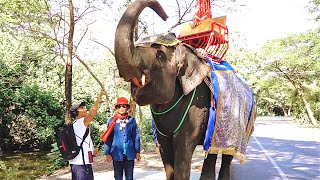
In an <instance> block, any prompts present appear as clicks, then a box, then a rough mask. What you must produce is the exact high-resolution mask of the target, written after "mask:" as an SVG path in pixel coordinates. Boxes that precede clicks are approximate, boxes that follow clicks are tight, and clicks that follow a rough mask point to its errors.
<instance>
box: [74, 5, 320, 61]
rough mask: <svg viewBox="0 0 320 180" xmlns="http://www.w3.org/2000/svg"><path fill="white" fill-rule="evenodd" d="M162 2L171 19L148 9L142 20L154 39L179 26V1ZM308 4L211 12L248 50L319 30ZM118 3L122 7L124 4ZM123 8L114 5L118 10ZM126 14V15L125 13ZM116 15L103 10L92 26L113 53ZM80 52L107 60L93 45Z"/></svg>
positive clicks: (95, 35) (91, 33)
mask: <svg viewBox="0 0 320 180" xmlns="http://www.w3.org/2000/svg"><path fill="white" fill-rule="evenodd" d="M158 1H159V3H160V4H161V5H162V6H163V7H164V9H165V11H166V12H167V14H168V15H169V19H168V20H167V21H162V20H161V19H160V18H159V17H158V16H157V15H156V14H155V13H153V11H152V10H151V9H149V8H146V9H145V10H144V11H143V12H142V14H141V16H140V17H142V18H143V20H146V21H148V22H149V23H151V24H154V26H150V27H149V33H150V35H153V33H162V32H166V31H168V30H169V29H170V28H171V27H172V25H173V24H175V23H176V22H177V16H175V15H176V12H175V9H176V1H175V0H158ZM189 1H190V0H189ZM217 2H219V1H217ZM308 2H309V0H237V1H236V2H235V3H234V2H232V3H233V4H232V5H233V6H234V5H236V6H237V7H238V8H239V9H238V8H237V9H238V10H237V11H235V12H227V11H226V10H225V8H221V7H223V6H225V5H226V4H219V3H218V4H217V5H216V6H214V7H213V8H212V9H211V11H212V14H213V17H217V16H221V15H226V16H227V26H228V28H229V32H230V33H231V34H232V33H234V32H239V33H240V34H241V36H242V38H245V39H247V44H248V46H249V47H254V46H257V45H261V44H263V43H266V42H267V41H269V40H272V39H277V38H282V37H286V36H288V35H290V34H296V33H302V32H306V31H308V30H310V29H312V28H315V27H316V24H315V22H314V21H313V20H311V18H312V16H311V15H310V13H309V12H308V9H307V5H308ZM116 3H119V4H121V2H120V1H117V2H116ZM119 4H114V6H116V5H119ZM227 5H228V4H227ZM122 10H123V11H124V9H122ZM120 11H121V10H120ZM116 14H120V12H119V10H118V9H113V10H112V11H104V10H102V11H101V12H100V14H96V15H95V17H94V18H95V22H94V23H93V24H92V25H90V29H89V33H88V35H89V36H88V37H89V38H91V39H94V40H96V41H98V42H100V43H102V44H104V45H106V46H108V47H110V48H111V49H113V44H114V33H115V29H116V26H117V23H114V21H113V19H117V18H118V17H116ZM193 14H194V12H191V14H190V15H189V16H187V19H188V18H189V19H191V18H192V16H193ZM318 27H319V25H318ZM82 44H85V43H82ZM79 49H80V50H81V51H80V52H86V53H85V54H84V57H85V58H86V57H92V56H96V58H98V59H103V58H101V57H100V56H104V57H105V53H106V52H107V50H106V48H105V47H102V46H101V45H98V44H96V43H93V42H92V41H91V42H90V43H89V44H88V43H87V44H86V45H84V46H82V47H81V48H79ZM82 50H85V51H82ZM88 52H89V53H88ZM91 52H94V53H91Z"/></svg>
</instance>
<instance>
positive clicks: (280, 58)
mask: <svg viewBox="0 0 320 180" xmlns="http://www.w3.org/2000/svg"><path fill="white" fill-rule="evenodd" d="M319 38H320V33H319V30H314V31H310V32H308V33H303V34H297V35H292V36H289V37H287V38H283V39H278V40H274V41H272V42H270V43H268V44H266V45H265V46H264V47H263V48H262V51H261V53H260V54H259V56H260V58H261V62H260V64H261V65H262V66H261V68H260V71H261V76H260V80H259V81H258V87H259V92H260V94H259V95H260V96H259V97H260V99H259V100H260V103H261V104H263V105H264V106H265V107H267V108H269V109H270V108H271V109H273V108H275V107H280V108H282V109H283V111H284V112H285V114H290V113H292V114H293V115H294V116H295V117H296V118H298V119H299V120H300V122H302V123H306V122H308V120H306V119H310V117H308V116H309V115H308V114H307V113H306V109H307V108H308V107H307V106H308V105H310V109H311V110H312V112H313V114H314V116H315V117H319V111H316V109H318V108H319V99H318V98H317V95H318V94H319V85H320V82H319V78H318V77H319V71H320V62H319V58H320V51H319V50H320V40H319ZM303 98H305V99H306V101H307V102H304V101H303V100H302V99H303ZM268 112H270V111H269V110H268ZM318 120H319V118H318Z"/></svg>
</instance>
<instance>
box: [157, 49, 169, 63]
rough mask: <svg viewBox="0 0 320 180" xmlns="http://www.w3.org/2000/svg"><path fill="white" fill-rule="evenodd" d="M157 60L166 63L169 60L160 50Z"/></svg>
mask: <svg viewBox="0 0 320 180" xmlns="http://www.w3.org/2000/svg"><path fill="white" fill-rule="evenodd" d="M156 58H157V59H158V60H159V61H165V60H166V59H167V56H166V54H165V53H164V52H163V51H161V50H158V51H157V53H156Z"/></svg>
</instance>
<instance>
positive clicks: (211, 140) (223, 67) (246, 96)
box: [204, 60, 256, 164]
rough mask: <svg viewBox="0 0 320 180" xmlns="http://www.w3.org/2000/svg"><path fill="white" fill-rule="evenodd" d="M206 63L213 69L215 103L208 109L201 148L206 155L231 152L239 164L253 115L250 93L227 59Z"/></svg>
mask: <svg viewBox="0 0 320 180" xmlns="http://www.w3.org/2000/svg"><path fill="white" fill-rule="evenodd" d="M207 62H208V63H209V64H210V66H211V67H212V69H213V70H212V71H211V76H212V78H211V82H212V86H213V89H214V95H213V100H214V102H215V103H214V104H215V105H214V107H211V108H210V116H209V121H208V128H207V130H206V136H205V140H204V150H205V151H206V152H207V153H209V154H228V155H233V156H235V157H237V158H239V160H240V163H241V164H242V163H244V162H245V160H246V159H245V153H246V148H247V145H248V141H249V138H250V136H251V134H252V131H253V124H254V121H255V118H256V112H255V111H256V109H255V104H254V103H255V101H254V96H253V92H252V90H251V89H250V87H249V86H248V85H247V84H246V83H245V82H244V80H242V79H240V78H239V77H238V76H237V74H236V73H235V71H234V69H233V68H232V67H231V66H230V64H228V63H227V62H226V61H222V62H221V63H220V64H217V63H212V62H211V61H210V60H207Z"/></svg>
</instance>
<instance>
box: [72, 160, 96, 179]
mask: <svg viewBox="0 0 320 180" xmlns="http://www.w3.org/2000/svg"><path fill="white" fill-rule="evenodd" d="M70 166H71V172H72V180H93V171H92V165H91V164H86V165H74V164H70Z"/></svg>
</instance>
